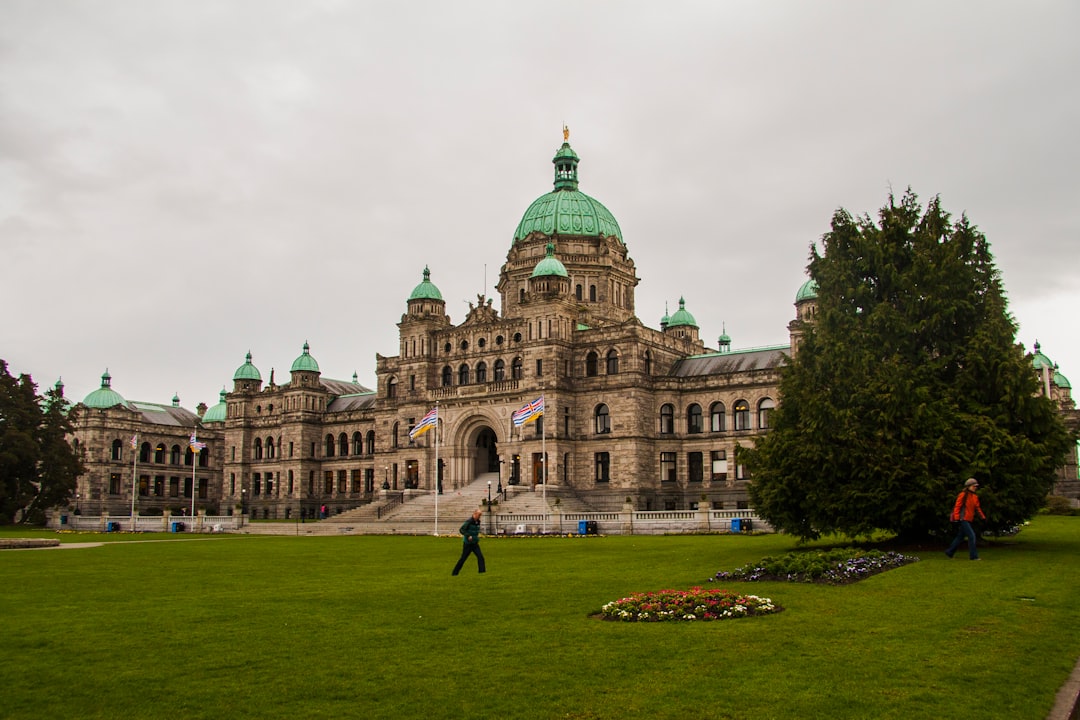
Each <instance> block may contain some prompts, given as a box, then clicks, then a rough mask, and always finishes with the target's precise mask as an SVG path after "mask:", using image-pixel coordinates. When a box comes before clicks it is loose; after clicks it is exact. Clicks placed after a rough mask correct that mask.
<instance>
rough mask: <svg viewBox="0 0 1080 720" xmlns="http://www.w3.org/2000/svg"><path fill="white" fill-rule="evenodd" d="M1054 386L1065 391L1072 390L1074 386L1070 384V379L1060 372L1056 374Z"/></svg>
mask: <svg viewBox="0 0 1080 720" xmlns="http://www.w3.org/2000/svg"><path fill="white" fill-rule="evenodd" d="M1054 384H1055V385H1057V386H1058V387H1059V388H1062V389H1065V390H1072V385H1070V384H1069V379H1068V378H1067V377H1065V376H1064V375H1062V374H1061V373H1059V372H1055V373H1054Z"/></svg>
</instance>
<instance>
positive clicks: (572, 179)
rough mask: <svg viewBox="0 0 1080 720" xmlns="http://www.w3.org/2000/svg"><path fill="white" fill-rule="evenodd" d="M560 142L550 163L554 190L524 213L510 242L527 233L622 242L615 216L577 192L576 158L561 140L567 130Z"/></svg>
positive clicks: (536, 201)
mask: <svg viewBox="0 0 1080 720" xmlns="http://www.w3.org/2000/svg"><path fill="white" fill-rule="evenodd" d="M563 138H564V142H563V144H562V147H560V148H559V150H558V151H557V152H556V153H555V157H554V158H552V160H551V162H553V163H554V164H555V189H554V190H552V191H551V192H549V193H547V194H546V195H541V196H540V197H538V198H537V199H536V200H534V201H533V203H532V205H530V206H529V208H528V209H527V210H526V211H525V214H524V215H523V216H522V218H521V222H520V223H518V226H517V230H515V231H514V242H517V241H518V240H521V239H523V238H525V237H527V236H528V235H529V233H533V232H539V233H542V234H544V235H547V236H548V237H551V236H553V235H588V236H596V237H607V236H609V235H614V236H615V237H617V238H619V240H622V230H620V229H619V223H618V222H617V221H616V220H615V216H614V215H612V214H611V211H609V210H608V209H607V208H606V207H604V206H603V205H602V204H601V203H600V202H599V201H598V200H596V199H595V198H592V197H589V196H588V195H586V194H585V193H583V192H581V191H580V190H578V175H577V165H578V160H579V158H578V155H577V153H575V152H574V149H573V148H571V147H570V143H569V142H567V141H565V140H566V139H567V138H569V131H568V130H566V129H565V128H564V129H563Z"/></svg>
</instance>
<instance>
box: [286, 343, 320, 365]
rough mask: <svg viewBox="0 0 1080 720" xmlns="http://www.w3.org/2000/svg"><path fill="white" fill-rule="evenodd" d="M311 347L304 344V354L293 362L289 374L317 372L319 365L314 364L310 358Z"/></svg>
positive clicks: (313, 360)
mask: <svg viewBox="0 0 1080 720" xmlns="http://www.w3.org/2000/svg"><path fill="white" fill-rule="evenodd" d="M310 350H311V346H310V345H308V344H307V343H306V342H305V343H304V352H303V354H302V355H300V357H298V358H296V360H294V361H293V364H292V367H291V368H290V371H291V372H298V371H300V372H319V363H317V362H315V358H313V357H311V354H310V352H309V351H310Z"/></svg>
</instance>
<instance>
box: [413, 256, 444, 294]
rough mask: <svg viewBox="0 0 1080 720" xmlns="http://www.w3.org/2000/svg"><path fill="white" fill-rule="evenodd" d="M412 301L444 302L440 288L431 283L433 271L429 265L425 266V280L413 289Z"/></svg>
mask: <svg viewBox="0 0 1080 720" xmlns="http://www.w3.org/2000/svg"><path fill="white" fill-rule="evenodd" d="M409 299H410V300H442V299H443V296H442V293H441V292H439V288H437V287H435V283H433V282H431V270H429V269H428V267H427V265H425V266H424V280H423V282H421V283H420V284H419V285H417V286H416V287H415V288H413V291H412V294H411V295H409Z"/></svg>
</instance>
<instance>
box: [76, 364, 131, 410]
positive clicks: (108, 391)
mask: <svg viewBox="0 0 1080 720" xmlns="http://www.w3.org/2000/svg"><path fill="white" fill-rule="evenodd" d="M111 386H112V375H110V374H109V371H108V370H106V371H105V374H104V375H102V376H101V387H99V388H98V389H97V390H95V391H93V392H92V393H90V394H89V395H87V396H86V399H85V400H83V405H85V406H86V407H89V408H97V409H99V410H104V409H106V408H111V407H115V406H117V405H127V401H126V400H124V398H123V397H121V396H120V393H118V392H116V391H115V390H113V389H112V387H111Z"/></svg>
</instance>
